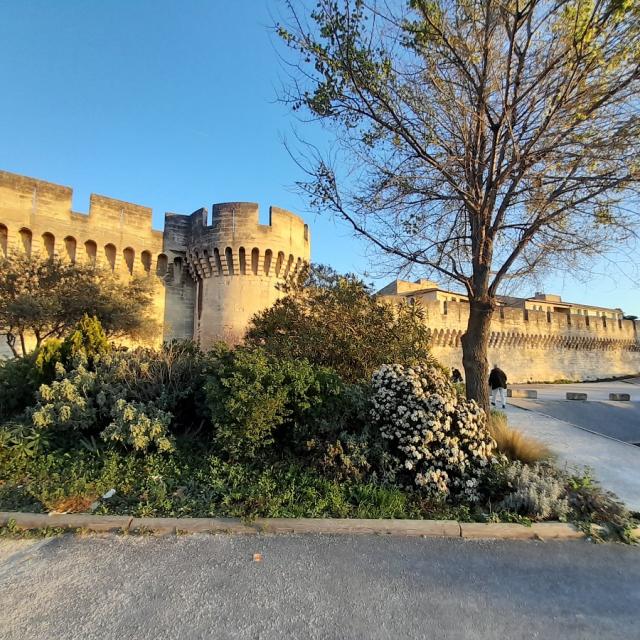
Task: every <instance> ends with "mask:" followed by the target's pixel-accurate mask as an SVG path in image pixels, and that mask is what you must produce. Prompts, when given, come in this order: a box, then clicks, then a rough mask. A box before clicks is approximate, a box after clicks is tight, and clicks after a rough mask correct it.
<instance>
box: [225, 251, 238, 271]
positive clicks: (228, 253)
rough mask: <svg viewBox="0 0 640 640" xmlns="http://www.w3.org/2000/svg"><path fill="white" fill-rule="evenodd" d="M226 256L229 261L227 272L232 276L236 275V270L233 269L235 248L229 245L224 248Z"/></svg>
mask: <svg viewBox="0 0 640 640" xmlns="http://www.w3.org/2000/svg"><path fill="white" fill-rule="evenodd" d="M224 257H225V260H226V261H227V272H228V274H229V275H230V276H233V275H235V271H234V269H233V250H232V249H231V247H227V248H226V249H225V250H224Z"/></svg>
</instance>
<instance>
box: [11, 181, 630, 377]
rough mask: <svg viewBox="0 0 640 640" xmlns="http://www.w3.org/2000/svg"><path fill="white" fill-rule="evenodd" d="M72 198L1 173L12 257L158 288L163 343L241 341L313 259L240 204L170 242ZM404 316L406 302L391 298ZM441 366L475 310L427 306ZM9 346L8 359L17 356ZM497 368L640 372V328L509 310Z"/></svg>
mask: <svg viewBox="0 0 640 640" xmlns="http://www.w3.org/2000/svg"><path fill="white" fill-rule="evenodd" d="M71 198H72V190H71V189H70V188H69V187H64V186H61V185H56V184H53V183H50V182H45V181H43V180H36V179H34V178H27V177H24V176H20V175H16V174H12V173H8V172H4V171H0V254H3V255H10V254H11V252H12V251H14V250H15V251H26V252H27V253H33V254H34V255H35V254H38V255H42V256H47V255H49V256H53V255H57V256H59V257H61V258H63V259H67V260H72V261H78V262H93V263H95V264H97V265H99V266H102V267H104V268H106V269H111V270H113V271H114V273H116V274H118V275H119V276H120V277H123V278H127V277H133V276H143V277H149V278H152V279H153V282H154V284H155V292H156V294H155V297H154V305H155V308H154V310H153V316H154V318H155V319H156V320H157V322H158V327H157V332H156V335H155V340H154V341H155V343H159V342H160V341H161V340H163V339H164V340H170V339H172V338H189V339H190V338H195V339H196V340H198V341H199V342H200V344H201V345H202V346H203V347H205V348H206V347H207V346H209V345H211V344H212V343H213V342H214V341H216V340H219V339H223V340H226V341H228V342H231V343H236V342H239V341H241V339H242V336H243V334H244V332H245V329H246V327H247V324H248V323H249V320H250V318H251V317H252V316H253V315H254V314H255V313H257V312H259V311H262V310H263V309H265V308H267V307H269V306H270V305H271V304H273V303H274V302H275V301H276V300H277V299H278V298H279V297H281V296H282V295H283V291H282V284H283V283H284V282H285V281H286V279H287V277H289V276H290V275H293V274H295V273H296V271H297V270H299V269H300V268H301V267H302V265H303V264H304V263H305V262H308V261H309V258H310V238H309V229H308V227H307V225H305V224H304V221H303V220H302V219H301V218H299V217H298V216H296V215H295V214H293V213H291V212H289V211H285V210H283V209H279V208H277V207H272V208H271V209H270V216H269V224H267V225H262V224H260V223H259V219H258V205H257V204H254V203H246V202H230V203H223V204H217V205H214V206H213V210H212V220H211V224H208V223H207V211H206V209H199V210H198V211H196V212H194V213H193V214H191V215H181V214H173V213H168V214H166V217H165V229H164V232H162V231H156V230H153V229H152V227H151V209H149V208H148V207H143V206H140V205H136V204H131V203H128V202H123V201H121V200H116V199H113V198H107V197H105V196H100V195H95V194H93V195H91V197H90V203H89V212H88V214H82V213H77V212H75V211H73V210H72V208H71ZM382 298H384V299H387V300H388V301H389V302H390V303H393V304H397V302H398V298H397V296H394V295H391V296H382ZM417 304H420V306H421V308H422V311H423V312H424V315H425V322H426V324H427V326H428V327H429V329H430V331H431V336H432V349H433V353H434V355H435V356H436V357H437V358H438V359H439V360H440V361H441V362H442V363H443V364H445V365H447V366H449V367H457V368H459V369H461V370H462V349H461V346H460V338H461V336H462V334H463V333H464V331H465V330H466V326H467V318H468V305H467V304H464V303H459V302H451V301H449V302H446V303H445V302H443V301H437V300H434V301H432V302H417ZM9 354H10V352H9V351H8V347H6V346H5V344H4V341H2V340H0V356H5V355H9ZM489 359H490V361H491V362H492V363H494V362H496V363H498V364H500V366H501V367H502V368H504V369H505V370H506V371H507V374H508V376H509V379H510V380H511V381H512V382H527V381H542V380H545V381H551V380H558V379H570V380H589V379H594V378H604V377H610V376H622V375H631V374H638V372H640V342H639V337H638V325H637V323H635V322H633V321H630V320H617V319H615V320H614V319H611V318H602V317H594V316H590V317H585V316H583V315H567V314H565V313H552V312H549V313H547V312H545V311H532V310H524V309H519V308H510V307H500V308H498V309H497V310H496V312H495V314H494V318H493V321H492V326H491V337H490V341H489Z"/></svg>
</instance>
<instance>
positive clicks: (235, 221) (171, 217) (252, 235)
mask: <svg viewBox="0 0 640 640" xmlns="http://www.w3.org/2000/svg"><path fill="white" fill-rule="evenodd" d="M165 250H168V251H170V252H171V253H172V254H175V255H176V256H177V257H178V259H182V257H183V256H184V258H185V260H186V264H187V268H188V269H189V272H190V274H191V276H192V277H193V278H194V279H198V278H211V277H223V276H261V277H269V278H286V277H288V276H289V275H290V274H292V273H293V272H294V271H295V270H299V269H300V268H301V267H302V265H303V264H304V263H305V262H308V261H309V256H310V240H309V228H308V226H307V225H306V224H305V223H304V221H303V220H302V219H301V218H300V217H299V216H297V215H295V214H293V213H291V212H290V211H286V210H285V209H280V208H278V207H271V208H270V209H269V224H266V225H263V224H260V223H259V208H258V205H257V204H256V203H253V202H224V203H219V204H214V205H213V206H212V218H211V224H210V225H207V211H206V209H199V210H198V211H196V212H194V213H192V214H191V215H189V216H184V215H177V214H167V215H166V217H165Z"/></svg>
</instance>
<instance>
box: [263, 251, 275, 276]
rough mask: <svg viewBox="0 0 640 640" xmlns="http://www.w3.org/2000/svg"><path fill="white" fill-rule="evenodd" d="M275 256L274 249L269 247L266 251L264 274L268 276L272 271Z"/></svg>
mask: <svg viewBox="0 0 640 640" xmlns="http://www.w3.org/2000/svg"><path fill="white" fill-rule="evenodd" d="M272 258H273V251H271V249H267V250H266V251H265V252H264V275H265V276H268V275H269V271H271V259H272Z"/></svg>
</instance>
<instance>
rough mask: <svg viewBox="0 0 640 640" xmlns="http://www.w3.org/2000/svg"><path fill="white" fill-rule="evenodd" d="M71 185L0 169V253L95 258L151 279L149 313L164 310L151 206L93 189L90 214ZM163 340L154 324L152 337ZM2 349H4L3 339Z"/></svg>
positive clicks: (158, 235) (162, 266) (161, 259)
mask: <svg viewBox="0 0 640 640" xmlns="http://www.w3.org/2000/svg"><path fill="white" fill-rule="evenodd" d="M72 195H73V190H72V189H71V188H69V187H64V186H61V185H57V184H53V183H51V182H46V181H44V180H37V179H34V178H27V177H25V176H20V175H17V174H13V173H8V172H6V171H0V254H2V255H10V254H11V253H12V252H13V251H23V252H27V253H30V254H33V255H40V256H54V255H55V256H58V257H60V258H62V259H66V260H71V261H74V262H79V263H89V262H90V263H94V264H96V265H98V266H100V267H104V268H105V269H110V270H112V271H113V272H114V273H115V274H117V275H118V276H119V277H121V278H128V277H133V276H146V277H151V278H153V279H154V283H155V285H156V286H155V287H154V290H155V296H154V311H153V314H152V315H153V317H156V318H162V317H163V315H164V299H165V298H164V288H163V286H162V278H163V277H164V276H165V273H166V266H167V261H166V257H165V256H164V254H163V253H162V246H163V233H162V231H156V230H154V229H152V227H151V209H150V208H148V207H143V206H140V205H137V204H132V203H130V202H123V201H121V200H116V199H114V198H108V197H105V196H101V195H96V194H92V195H91V197H90V203H89V212H88V214H83V213H78V212H75V211H73V210H72V208H71V198H72ZM161 340H162V326H161V325H160V326H158V331H157V333H156V336H155V339H152V340H151V341H152V342H153V343H159V342H160V341H161ZM0 343H1V344H2V346H0V349H1V350H2V351H1V352H0V355H8V347H6V345H5V344H4V340H0Z"/></svg>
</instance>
